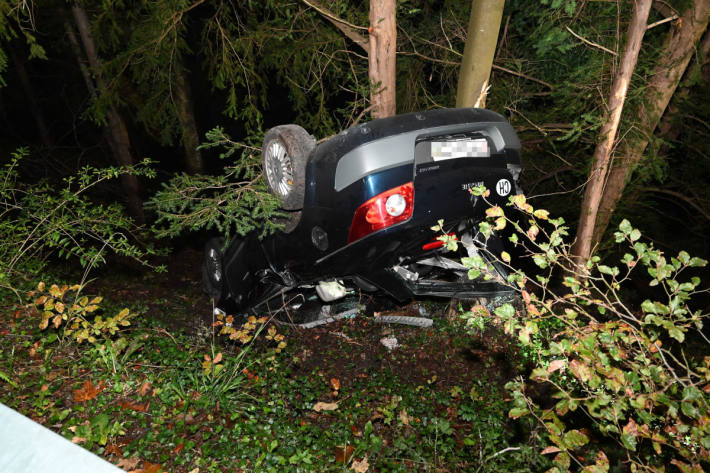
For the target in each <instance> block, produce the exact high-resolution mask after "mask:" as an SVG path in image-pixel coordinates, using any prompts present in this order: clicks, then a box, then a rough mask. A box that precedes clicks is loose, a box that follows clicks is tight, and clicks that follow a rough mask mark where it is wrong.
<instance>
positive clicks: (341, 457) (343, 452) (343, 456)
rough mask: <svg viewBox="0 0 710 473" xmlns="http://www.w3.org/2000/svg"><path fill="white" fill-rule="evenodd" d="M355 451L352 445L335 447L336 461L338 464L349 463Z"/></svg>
mask: <svg viewBox="0 0 710 473" xmlns="http://www.w3.org/2000/svg"><path fill="white" fill-rule="evenodd" d="M354 451H355V447H353V446H352V445H346V446H344V447H341V446H340V445H338V446H337V447H335V461H336V462H338V463H347V462H349V461H350V457H352V456H353V452H354Z"/></svg>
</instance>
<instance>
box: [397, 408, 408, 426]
mask: <svg viewBox="0 0 710 473" xmlns="http://www.w3.org/2000/svg"><path fill="white" fill-rule="evenodd" d="M399 420H400V422H402V424H404V425H409V416H408V415H407V411H406V409H402V410H401V411H399Z"/></svg>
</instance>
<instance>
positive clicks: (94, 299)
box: [91, 297, 104, 304]
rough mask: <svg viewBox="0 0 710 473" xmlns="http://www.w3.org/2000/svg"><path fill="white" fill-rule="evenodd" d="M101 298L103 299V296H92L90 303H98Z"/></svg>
mask: <svg viewBox="0 0 710 473" xmlns="http://www.w3.org/2000/svg"><path fill="white" fill-rule="evenodd" d="M102 300H104V298H103V297H94V298H93V299H91V303H92V304H100V303H101V301H102Z"/></svg>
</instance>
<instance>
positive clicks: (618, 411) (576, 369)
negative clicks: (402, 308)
mask: <svg viewBox="0 0 710 473" xmlns="http://www.w3.org/2000/svg"><path fill="white" fill-rule="evenodd" d="M475 192H476V193H478V194H479V195H483V196H485V195H486V190H485V189H476V190H475ZM508 206H509V207H512V208H513V209H514V210H513V212H511V211H505V210H504V209H502V208H501V207H492V208H490V209H489V210H488V212H487V215H488V221H486V222H483V223H481V225H480V230H481V231H482V232H483V233H484V234H487V235H490V234H491V233H492V232H493V230H494V229H496V228H497V229H499V230H500V229H503V228H505V227H506V226H512V227H513V229H514V232H513V233H512V235H511V236H510V241H511V242H512V243H513V244H514V245H515V246H517V247H518V248H519V250H520V251H521V253H522V254H523V257H524V258H529V259H531V260H532V261H533V262H534V264H535V265H536V266H537V267H538V268H539V271H538V274H536V275H535V276H534V277H528V276H527V275H526V274H525V273H524V272H523V271H521V270H519V269H515V268H513V267H512V266H510V263H511V256H510V255H509V254H508V253H506V252H504V253H503V254H502V255H501V256H500V261H499V263H502V264H506V265H507V266H508V268H509V269H510V271H511V273H510V275H509V276H508V280H507V281H504V283H506V284H509V285H512V286H514V287H516V288H517V289H518V290H519V291H520V293H521V295H522V299H523V305H524V309H523V310H516V308H515V307H513V305H511V304H505V305H503V306H501V307H499V308H497V309H496V310H495V316H492V317H493V319H494V320H492V322H493V323H498V324H500V325H502V327H503V328H504V330H505V332H506V333H508V334H510V335H515V336H517V338H518V340H519V341H520V343H521V344H522V345H523V346H524V347H525V348H526V349H528V350H530V351H532V352H533V354H534V356H533V359H534V368H533V369H532V373H531V374H530V376H528V377H527V378H523V377H521V378H520V379H518V380H516V381H513V382H511V383H509V384H508V386H507V388H508V389H510V390H511V391H512V394H513V407H512V409H511V410H510V412H509V416H510V417H512V418H519V417H522V416H532V417H533V418H534V419H536V420H537V422H539V423H540V425H541V426H542V427H544V429H545V431H546V433H547V436H548V439H549V441H550V443H551V446H550V447H547V448H545V449H544V450H543V452H542V453H543V454H554V455H555V456H554V464H555V465H556V466H555V468H553V469H552V470H550V471H554V472H563V471H564V472H566V471H572V470H582V471H584V472H606V471H609V469H610V463H611V464H621V463H623V464H626V465H627V467H628V468H630V469H631V471H653V472H656V471H658V472H660V471H665V466H666V465H669V464H672V465H675V466H676V467H677V468H678V469H679V470H680V471H682V472H684V473H685V472H695V471H698V472H699V471H704V470H703V469H704V468H707V467H708V464H709V463H710V422H709V421H708V418H709V414H710V411H709V410H708V405H709V397H708V395H709V394H710V356H708V353H709V351H708V347H709V346H710V341H708V339H707V338H706V337H705V335H704V334H703V332H702V329H703V323H704V320H705V319H707V318H708V315H709V314H708V313H706V312H703V311H701V310H697V309H694V308H693V302H694V301H695V300H696V299H697V298H699V297H704V296H707V295H708V293H709V291H708V290H707V289H704V288H701V286H700V284H701V281H700V279H699V277H697V276H695V275H694V271H696V270H695V269H694V268H702V267H705V266H706V264H707V263H706V261H704V260H702V259H699V258H693V257H691V256H690V255H688V254H687V253H686V252H683V251H681V252H680V253H679V254H678V255H676V256H674V257H669V256H666V255H665V254H664V253H663V252H662V251H660V250H658V249H655V248H654V247H653V245H652V244H649V243H645V242H643V241H642V238H641V237H642V235H641V232H640V231H639V230H638V229H635V228H633V227H632V226H631V224H630V223H629V222H628V221H626V220H624V221H623V222H622V223H621V225H620V226H619V231H618V232H616V234H615V238H616V242H617V243H618V244H621V245H623V246H624V247H626V248H627V251H626V252H624V253H623V257H622V258H621V260H620V264H618V265H606V264H603V262H602V261H601V259H600V258H599V257H598V256H594V257H593V258H592V259H591V260H590V261H588V262H586V264H585V265H583V266H580V265H577V264H576V263H575V261H574V260H573V258H572V257H571V256H570V245H569V243H567V242H566V241H565V237H566V236H567V234H568V232H567V227H566V226H565V225H564V221H563V220H562V219H551V218H549V215H548V213H547V212H546V211H544V210H535V209H533V207H532V205H530V204H529V203H528V202H527V201H526V199H525V197H524V196H522V195H516V196H513V197H511V199H510V202H509V204H508ZM514 213H517V215H516V216H515V218H511V215H513V214H514ZM464 264H466V265H467V266H469V267H470V268H471V272H472V274H473V275H474V276H476V275H479V274H483V275H485V276H486V277H488V278H496V277H499V275H498V273H497V272H496V271H495V268H494V267H493V266H492V265H491V264H490V263H489V262H488V261H487V260H485V259H483V258H480V257H476V258H466V259H464ZM643 273H645V274H643ZM644 277H646V278H650V283H649V286H650V287H651V288H652V289H651V290H650V291H652V292H653V294H654V298H653V299H651V298H649V299H645V300H643V302H641V303H640V304H635V303H633V302H630V298H629V297H628V295H629V289H628V283H629V282H630V280H631V278H637V279H640V278H644ZM479 315H480V314H479ZM543 328H544V331H545V334H544V336H542V337H541V329H543ZM543 392H544V393H547V397H549V398H550V399H540V398H541V397H542V396H541V395H540V394H539V393H543ZM535 393H538V394H535Z"/></svg>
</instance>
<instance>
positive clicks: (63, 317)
mask: <svg viewBox="0 0 710 473" xmlns="http://www.w3.org/2000/svg"><path fill="white" fill-rule="evenodd" d="M80 292H81V286H80V285H78V284H75V285H73V286H68V285H66V284H65V285H63V286H61V287H59V286H58V285H56V284H52V286H50V287H49V288H47V287H46V285H45V284H44V283H43V282H40V283H39V284H38V285H37V289H36V290H35V291H30V292H29V293H28V297H29V298H31V299H33V300H32V303H31V305H32V306H33V307H34V308H35V309H37V310H39V311H40V313H41V314H42V315H41V321H40V323H39V328H40V330H45V329H47V328H48V327H49V326H50V323H51V325H52V326H53V327H54V328H55V329H59V328H60V327H63V329H64V330H63V333H64V335H67V336H71V337H72V338H74V340H76V341H77V342H78V343H82V342H84V341H88V342H89V343H96V342H97V341H98V340H99V339H101V338H103V339H109V338H111V337H113V336H114V335H116V333H117V332H118V331H119V330H120V329H121V327H127V326H129V325H131V322H130V319H131V317H133V314H131V312H130V310H128V309H123V310H121V311H120V312H119V313H118V314H116V315H114V316H112V317H104V316H102V315H100V313H101V306H100V304H101V301H102V300H103V298H102V297H94V298H92V299H89V297H87V296H81V294H80Z"/></svg>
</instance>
